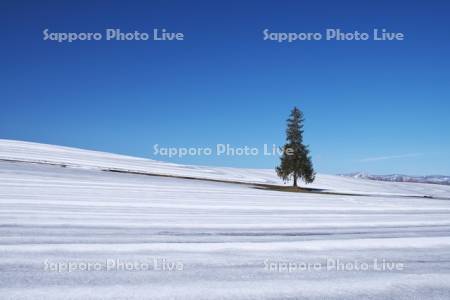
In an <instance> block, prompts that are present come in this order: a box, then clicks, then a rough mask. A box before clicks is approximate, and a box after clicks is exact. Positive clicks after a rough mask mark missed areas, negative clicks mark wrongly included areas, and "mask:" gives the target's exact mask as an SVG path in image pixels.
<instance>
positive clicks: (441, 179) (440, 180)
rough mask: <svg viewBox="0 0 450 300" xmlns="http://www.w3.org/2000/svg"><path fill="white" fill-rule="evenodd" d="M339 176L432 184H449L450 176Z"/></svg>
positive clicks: (356, 174)
mask: <svg viewBox="0 0 450 300" xmlns="http://www.w3.org/2000/svg"><path fill="white" fill-rule="evenodd" d="M339 175H340V176H346V177H353V178H363V179H371V180H379V181H392V182H419V183H433V184H445V185H450V176H444V175H428V176H409V175H402V174H390V175H371V174H367V173H364V172H357V173H349V174H339Z"/></svg>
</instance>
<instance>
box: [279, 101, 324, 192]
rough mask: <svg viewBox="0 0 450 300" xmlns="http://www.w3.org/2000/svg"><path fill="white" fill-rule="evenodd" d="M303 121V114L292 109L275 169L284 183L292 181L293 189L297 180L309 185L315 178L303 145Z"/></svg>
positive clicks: (307, 152) (306, 147) (306, 148)
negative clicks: (284, 141) (281, 152)
mask: <svg viewBox="0 0 450 300" xmlns="http://www.w3.org/2000/svg"><path fill="white" fill-rule="evenodd" d="M304 120H305V119H304V118H303V113H302V112H301V111H300V110H299V109H298V108H297V107H294V109H292V111H291V115H290V116H289V119H288V120H287V129H286V144H285V145H284V146H283V148H282V150H283V154H282V156H281V158H280V159H281V162H280V165H279V166H278V167H277V168H276V171H277V174H278V176H279V177H281V178H282V179H283V180H284V181H288V180H290V179H291V178H292V179H293V181H294V183H293V186H294V187H297V180H298V179H301V180H303V181H304V182H305V183H311V182H313V181H314V178H315V172H314V169H313V165H312V162H311V156H310V154H309V149H308V146H305V145H304V144H303V122H304Z"/></svg>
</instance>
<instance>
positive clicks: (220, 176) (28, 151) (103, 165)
mask: <svg viewBox="0 0 450 300" xmlns="http://www.w3.org/2000/svg"><path fill="white" fill-rule="evenodd" d="M2 160H3V161H12V162H14V161H15V162H33V163H39V164H47V165H57V166H64V167H67V168H71V169H86V170H88V169H89V170H103V171H105V170H115V171H124V172H127V171H128V172H136V173H147V174H157V175H166V176H178V177H191V178H199V179H211V180H223V181H238V182H247V183H263V184H279V185H283V182H282V181H281V180H280V179H279V178H278V177H277V176H276V174H275V171H274V169H243V168H225V167H207V166H193V165H180V164H173V163H167V162H161V161H155V160H150V159H145V158H138V157H131V156H125V155H118V154H112V153H106V152H99V151H90V150H84V149H77V148H70V147H62V146H55V145H47V144H39V143H31V142H23V141H14V140H1V139H0V161H2ZM308 187H311V188H318V189H324V190H327V191H330V192H341V193H365V194H375V195H383V194H384V195H410V196H434V197H442V196H444V197H445V196H447V195H449V193H450V187H430V186H429V185H424V184H405V183H397V182H376V181H372V180H366V179H365V178H346V177H342V176H336V175H326V174H318V175H317V177H316V181H315V182H314V183H313V184H311V185H308Z"/></svg>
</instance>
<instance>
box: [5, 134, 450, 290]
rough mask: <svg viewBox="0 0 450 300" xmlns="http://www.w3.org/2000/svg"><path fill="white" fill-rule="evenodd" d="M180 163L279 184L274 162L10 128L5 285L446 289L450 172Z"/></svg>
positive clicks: (255, 174) (270, 176)
mask: <svg viewBox="0 0 450 300" xmlns="http://www.w3.org/2000/svg"><path fill="white" fill-rule="evenodd" d="M111 169H114V170H121V171H124V170H128V171H131V172H129V173H126V172H110V171H108V170H111ZM133 172H134V173H133ZM136 173H148V174H163V175H169V176H144V175H140V174H136ZM173 176H176V177H173ZM181 177H189V178H191V177H198V178H205V179H215V180H222V181H242V182H258V183H278V184H281V183H280V181H279V180H278V179H277V178H276V177H275V175H274V172H273V170H243V169H233V168H216V167H214V168H213V167H199V166H183V165H176V164H169V163H163V162H157V161H152V160H146V159H142V158H133V157H127V156H121V155H115V154H108V153H102V152H94V151H86V150H81V149H73V148H66V147H59V146H51V145H43V144H36V143H27V142H19V141H9V140H1V141H0V299H367V298H370V299H448V297H449V295H450V200H449V198H450V187H449V186H440V185H429V184H416V183H391V182H377V181H371V180H364V179H354V178H346V177H341V176H330V175H319V176H318V180H317V183H315V184H314V186H315V187H318V188H323V189H326V190H327V191H337V192H345V191H357V192H360V193H361V194H367V195H359V196H355V195H350V194H347V195H346V194H331V193H328V194H320V193H288V192H278V191H271V190H261V189H257V188H255V187H253V186H252V185H248V184H235V183H227V182H215V181H205V180H192V179H186V178H181ZM424 195H432V196H433V197H435V198H433V199H432V198H425V197H422V196H424ZM375 261H377V262H378V263H377V264H375ZM333 262H334V263H336V267H335V268H333V266H332V263H333ZM343 263H348V264H350V265H347V266H351V267H352V269H348V268H347V267H344V266H343V265H342V267H339V268H338V266H340V264H343ZM108 264H109V267H108ZM114 264H115V265H114ZM174 264H178V265H181V266H182V268H181V269H175V270H174V269H170V266H172V265H174ZM383 264H384V265H383ZM393 264H396V266H398V264H402V265H403V266H404V268H402V269H399V268H394V269H392V266H393ZM125 265H128V266H131V267H130V268H128V267H125ZM366 265H367V266H368V269H366ZM88 266H91V267H90V268H88ZM144 266H147V267H148V268H147V269H145V268H144ZM287 266H289V268H290V269H287ZM307 266H310V267H307ZM313 266H314V267H313ZM382 266H385V267H384V268H383V267H382ZM386 266H389V267H386ZM69 267H71V269H70V270H69V269H68V268H69ZM342 268H344V269H342ZM169 269H170V270H169Z"/></svg>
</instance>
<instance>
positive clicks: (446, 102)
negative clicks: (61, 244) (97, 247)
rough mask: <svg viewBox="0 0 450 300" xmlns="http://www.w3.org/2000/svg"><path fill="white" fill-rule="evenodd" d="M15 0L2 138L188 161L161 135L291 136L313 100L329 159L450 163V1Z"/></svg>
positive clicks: (203, 143) (370, 165) (308, 126)
mask: <svg viewBox="0 0 450 300" xmlns="http://www.w3.org/2000/svg"><path fill="white" fill-rule="evenodd" d="M213 2H214V1H145V2H144V1H142V2H135V1H126V2H123V3H120V2H118V1H117V2H113V1H78V2H77V3H75V1H65V2H63V1H43V2H40V3H38V2H36V1H20V2H19V1H2V2H1V4H0V14H1V18H0V22H1V29H0V33H1V36H2V43H1V48H0V54H1V56H0V61H1V66H2V68H1V70H2V71H1V73H0V76H1V78H0V80H1V82H2V88H1V90H0V104H1V109H0V138H6V139H18V140H27V141H36V142H42V143H50V144H58V145H66V146H74V147H80V148H87V149H95V150H101V151H108V152H115V153H123V154H129V155H136V156H142V157H149V158H155V159H161V160H170V161H174V162H181V163H191V164H206V165H221V166H238V167H258V168H259V167H261V168H272V167H274V166H275V165H276V164H277V163H278V158H277V157H275V156H270V157H268V156H264V155H260V156H257V157H242V156H241V157H227V156H221V157H217V156H200V157H184V158H182V159H177V158H173V159H168V158H164V157H155V156H154V155H153V153H152V152H153V145H154V144H159V145H161V146H165V147H215V145H216V144H217V143H223V144H231V145H233V146H235V147H240V146H244V145H248V146H253V147H258V148H262V145H263V144H264V143H267V144H277V145H282V144H283V141H284V129H285V128H284V127H285V119H286V117H287V116H288V114H289V111H290V109H291V108H292V107H293V106H298V107H299V108H300V109H302V110H303V112H304V114H305V117H306V123H305V142H306V143H307V144H309V145H310V149H311V153H312V156H313V162H314V165H315V167H316V169H317V170H318V171H319V172H325V173H344V172H352V171H367V172H370V173H378V174H385V173H407V174H419V175H420V174H450V138H448V131H449V129H450V118H449V113H450V58H449V53H450V39H449V36H450V20H449V18H448V15H449V10H450V4H448V1H404V2H403V3H392V1H376V2H373V3H368V2H365V3H363V2H362V1H339V3H337V1H246V3H241V2H243V1H215V2H214V3H213ZM45 28H48V29H49V30H50V31H52V32H104V30H105V29H106V28H120V29H121V30H122V31H124V32H127V31H134V30H138V31H141V32H151V31H152V30H153V29H154V28H166V29H167V30H168V31H176V32H183V33H184V34H185V40H184V41H177V42H156V41H127V42H124V41H89V42H73V43H57V42H53V41H44V40H43V38H42V37H43V34H42V31H43V30H44V29H45ZM265 28H268V29H270V31H273V32H323V31H324V30H325V29H326V28H341V29H342V30H344V31H354V30H358V31H364V32H371V31H372V30H373V29H374V28H386V29H388V30H390V31H396V32H403V33H404V34H405V35H406V39H405V40H404V41H391V42H379V41H304V42H296V43H290V44H289V43H281V44H280V43H276V42H273V41H264V40H263V34H262V31H263V30H264V29H265Z"/></svg>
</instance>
